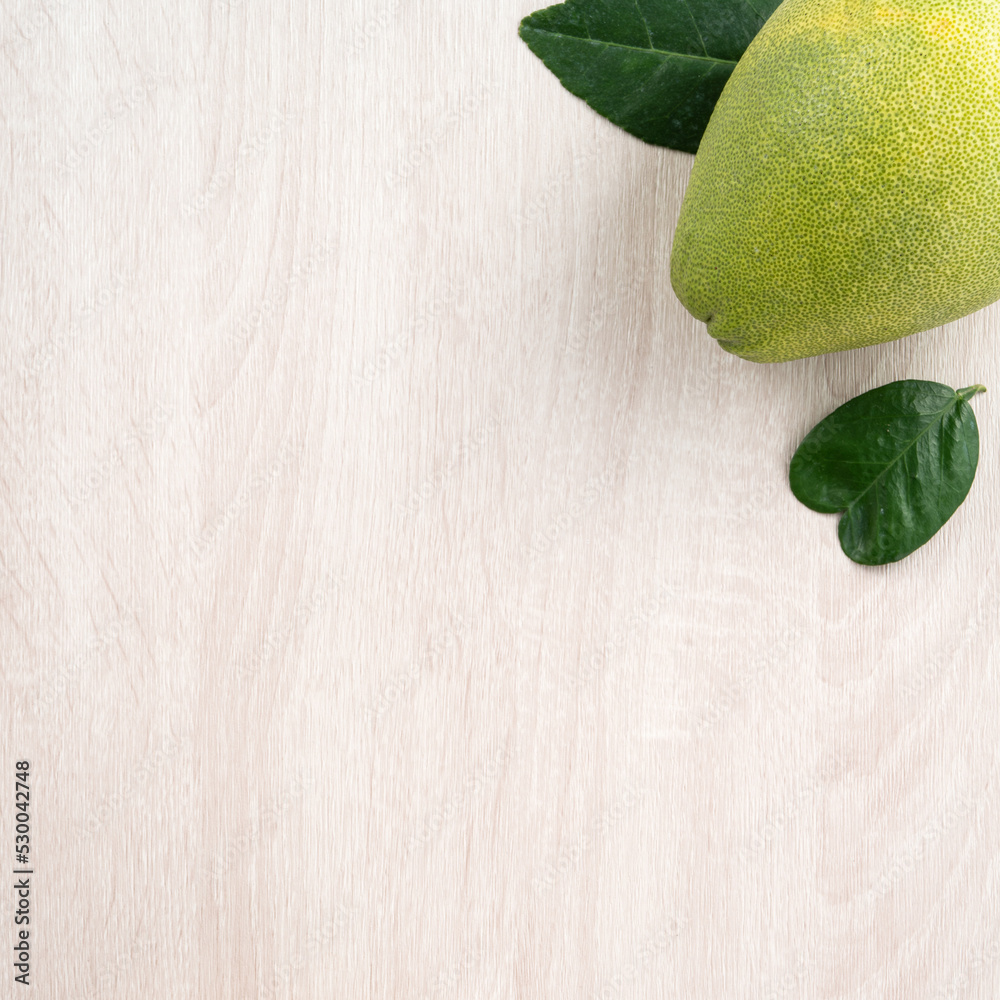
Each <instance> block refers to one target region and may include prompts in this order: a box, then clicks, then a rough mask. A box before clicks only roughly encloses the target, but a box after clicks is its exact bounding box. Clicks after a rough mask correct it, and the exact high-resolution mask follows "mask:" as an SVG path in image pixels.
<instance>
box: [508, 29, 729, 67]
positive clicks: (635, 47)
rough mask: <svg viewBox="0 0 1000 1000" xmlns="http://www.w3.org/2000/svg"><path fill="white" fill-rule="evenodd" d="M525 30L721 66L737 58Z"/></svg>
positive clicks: (538, 30) (727, 64)
mask: <svg viewBox="0 0 1000 1000" xmlns="http://www.w3.org/2000/svg"><path fill="white" fill-rule="evenodd" d="M525 31H534V32H537V33H538V34H539V35H550V36H552V37H553V38H566V39H568V40H569V41H573V42H582V43H583V44H584V45H603V46H604V47H605V48H611V47H612V46H613V47H614V48H616V49H628V50H629V51H631V52H652V53H653V54H654V55H658V56H667V57H668V58H673V59H697V60H698V61H699V62H711V63H719V65H720V66H735V65H736V60H735V59H715V58H713V57H712V56H692V55H688V53H686V52H671V51H670V50H669V49H657V48H654V47H653V46H649V47H648V48H646V47H644V46H642V45H625V44H623V43H622V42H606V41H604V40H603V39H600V38H581V37H580V36H579V35H567V34H565V33H564V32H562V31H550V30H549V29H547V28H535V27H533V26H532V25H530V24H523V25H521V32H522V37H523V33H524V32H525Z"/></svg>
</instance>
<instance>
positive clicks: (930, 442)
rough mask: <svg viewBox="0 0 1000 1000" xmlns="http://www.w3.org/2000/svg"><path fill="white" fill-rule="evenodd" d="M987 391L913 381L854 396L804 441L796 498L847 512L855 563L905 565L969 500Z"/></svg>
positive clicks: (846, 545) (848, 544) (794, 469)
mask: <svg viewBox="0 0 1000 1000" xmlns="http://www.w3.org/2000/svg"><path fill="white" fill-rule="evenodd" d="M985 391H986V389H985V388H984V387H983V386H981V385H973V386H970V387H969V388H968V389H959V390H958V392H956V391H955V390H954V389H950V388H948V386H946V385H941V383H940V382H921V381H917V380H915V379H907V380H904V381H901V382H890V383H889V385H883V386H880V387H879V388H877V389H872V390H871V391H870V392H864V393H862V394H861V395H860V396H856V397H855V398H854V399H852V400H850V402H847V403H844V405H843V406H841V407H839V408H838V409H836V410H834V411H833V413H831V414H830V415H829V416H828V417H826V418H825V419H823V420H821V421H820V422H819V423H818V424H817V425H816V426H815V427H814V428H813V429H812V430H811V431H810V432H809V433H808V434H807V435H806V437H805V439H804V440H803V442H802V444H800V445H799V448H798V450H797V451H796V452H795V455H794V457H793V458H792V464H791V468H790V470H789V479H790V481H791V487H792V492H793V493H794V494H795V496H796V497H797V498H798V499H799V500H801V501H802V503H804V504H805V505H806V506H807V507H811V508H812V509H813V510H818V511H821V512H823V513H836V512H837V511H844V516H843V517H842V518H841V519H840V528H839V535H840V545H841V548H843V550H844V552H845V553H846V554H847V555H848V556H850V557H851V559H853V560H854V561H855V562H858V563H864V564H865V565H868V566H876V565H880V564H882V563H890V562H895V561H896V560H897V559H902V558H903V556H907V555H909V554H910V553H911V552H912V551H913V550H914V549H917V548H919V547H920V546H921V545H923V544H924V542H926V541H927V540H928V539H929V538H931V536H933V535H934V533H935V532H936V531H937V530H938V529H939V528H940V527H941V526H942V525H943V524H944V523H945V521H947V520H948V518H949V517H951V515H952V514H954V513H955V511H956V510H957V509H958V506H959V504H961V502H962V501H963V500H964V499H965V498H966V496H967V495H968V492H969V489H970V487H971V486H972V480H973V479H974V478H975V475H976V464H977V463H978V461H979V429H978V427H977V426H976V416H975V414H974V413H973V412H972V407H971V406H969V403H968V400H970V399H971V398H972V397H973V396H975V395H976V393H977V392H985Z"/></svg>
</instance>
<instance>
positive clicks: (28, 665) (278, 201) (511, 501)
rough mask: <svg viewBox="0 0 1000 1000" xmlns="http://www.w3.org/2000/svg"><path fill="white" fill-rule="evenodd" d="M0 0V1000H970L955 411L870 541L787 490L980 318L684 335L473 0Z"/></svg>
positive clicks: (581, 156)
mask: <svg viewBox="0 0 1000 1000" xmlns="http://www.w3.org/2000/svg"><path fill="white" fill-rule="evenodd" d="M3 7H4V9H3V14H2V19H0V31H2V34H0V55H2V59H0V110H2V122H0V127H2V132H0V137H2V139H3V141H2V142H0V159H2V169H0V176H2V177H3V178H4V179H5V180H4V186H3V200H2V217H0V238H2V246H3V252H2V261H0V262H2V275H0V298H2V307H3V316H4V320H5V324H4V326H5V331H6V334H5V336H4V337H3V338H0V351H2V352H3V359H2V370H0V487H2V498H3V503H2V505H0V519H2V521H0V588H2V591H0V592H2V615H0V648H2V676H3V687H2V695H0V705H2V709H0V711H2V716H0V717H2V745H3V755H2V760H3V767H4V768H5V771H6V776H5V779H4V780H5V782H6V786H5V787H7V788H8V789H9V791H8V793H7V794H6V796H5V798H4V801H2V802H0V844H2V855H0V856H2V863H3V864H4V865H6V866H7V867H8V870H10V871H12V870H13V868H14V867H16V865H15V859H14V843H15V840H14V837H15V798H14V780H15V779H14V771H15V764H16V762H17V761H24V760H27V761H28V762H29V764H30V780H29V782H28V784H29V785H30V824H29V826H30V851H31V854H30V863H31V864H32V866H33V867H32V869H31V871H32V874H31V876H30V894H29V896H28V899H29V903H30V956H31V957H30V962H29V965H30V982H31V987H30V990H29V989H25V988H23V987H22V986H21V985H19V984H17V983H15V982H14V975H15V970H14V969H13V967H12V962H11V957H12V955H11V949H12V948H13V945H14V943H15V940H16V937H15V935H16V931H17V929H18V928H17V927H16V926H15V924H14V922H13V918H14V914H15V907H16V905H17V901H18V897H17V896H16V894H15V886H14V882H15V879H17V878H19V876H15V875H9V876H8V879H9V880H10V885H11V888H10V889H9V890H8V892H7V895H6V896H5V897H4V908H5V910H6V912H7V913H8V916H7V917H6V918H5V919H4V921H3V926H4V927H6V929H7V930H6V932H5V934H4V935H3V940H2V942H0V943H2V944H3V948H4V950H5V951H6V953H7V955H8V960H7V962H6V963H5V964H4V966H3V969H4V971H3V972H2V974H0V996H10V997H27V996H31V997H34V998H36V1000H49V998H54V1000H55V998H58V1000H81V998H87V1000H91V998H93V1000H96V998H101V1000H104V998H144V1000H146V998H148V1000H182V998H185V1000H186V998H191V1000H203V998H204V1000H215V998H223V1000H228V998H233V1000H247V998H269V1000H270V998H297V1000H298V998H316V1000H330V998H337V1000H340V998H344V1000H362V998H372V1000H375V998H377V1000H390V998H391V1000H410V998H414V1000H451V998H456V1000H549V998H587V1000H591V998H595V997H596V998H600V1000H612V998H614V1000H630V998H635V1000H638V998H642V1000H647V998H661V997H662V998H671V1000H673V998H684V1000H729V998H733V1000H797V998H809V1000H813V998H816V1000H820V998H822V1000H827V998H856V1000H861V998H872V1000H876V998H878V1000H924V998H926V1000H946V998H947V1000H953V998H963V1000H976V998H979V1000H987V998H990V1000H993V998H995V997H997V996H998V995H1000V883H998V878H1000V857H998V850H1000V800H998V794H997V789H998V782H1000V774H998V768H1000V755H998V748H997V738H998V732H1000V728H998V714H1000V682H998V678H997V674H996V666H997V663H998V660H1000V647H998V640H1000V629H998V603H1000V602H998V582H1000V576H998V574H1000V571H998V568H997V554H998V507H997V503H996V499H995V498H996V495H997V488H998V469H1000V434H998V430H1000V420H998V417H1000V407H998V405H997V399H996V398H995V392H988V393H987V394H986V395H985V396H979V397H977V398H976V400H975V401H974V403H973V406H974V409H975V411H976V414H977V417H978V419H979V423H980V430H981V439H982V446H981V460H980V466H979V472H978V476H977V478H976V481H975V484H974V486H973V488H972V491H971V493H970V495H969V498H968V500H967V501H966V503H965V504H964V505H963V506H962V507H961V508H960V509H959V510H958V512H957V513H956V515H955V516H954V517H953V518H952V520H951V521H950V522H949V523H948V524H947V525H946V526H945V528H944V529H943V530H942V531H941V532H940V533H939V534H938V535H937V536H936V537H935V538H934V539H933V540H932V541H931V542H930V543H929V544H927V545H926V546H925V547H924V548H922V549H920V550H919V551H918V552H916V553H915V554H914V555H912V556H911V557H909V558H907V559H906V560H904V561H903V562H901V563H898V564H896V565H892V566H886V567H880V568H862V567H860V566H857V565H854V564H853V563H851V562H850V561H848V560H847V559H846V558H845V557H844V556H843V554H842V553H841V551H840V548H839V545H838V542H837V537H836V520H837V519H836V517H835V516H829V515H819V514H815V513H813V512H811V511H809V510H807V509H806V508H805V507H803V506H801V505H800V504H799V503H798V502H797V501H796V500H795V499H794V498H793V496H792V495H791V493H790V491H789V489H788V486H787V469H788V462H789V459H790V457H791V455H792V453H793V452H794V450H795V448H796V446H797V444H798V442H799V441H800V440H801V438H802V436H803V435H804V434H805V432H806V431H807V430H808V429H809V428H810V427H811V426H812V425H813V424H814V423H815V422H816V421H817V420H818V419H820V418H821V417H822V416H823V415H825V414H826V413H827V412H829V411H830V410H832V409H833V408H834V407H836V406H837V405H839V404H840V403H842V402H844V401H846V400H847V399H849V398H851V397H852V396H854V395H856V394H857V393H859V392H861V391H863V390H866V389H869V388H872V387H874V386H876V385H880V384H882V383H885V382H888V381H891V380H893V379H897V378H904V377H912V378H926V379H932V380H935V381H940V382H945V383H948V384H949V385H952V386H956V387H958V386H965V385H969V384H971V383H974V382H982V383H984V384H986V385H987V386H988V387H989V388H990V389H991V390H996V391H997V392H1000V352H998V347H997V333H998V327H1000V309H998V308H997V307H993V308H990V309H987V310H985V311H983V312H981V313H978V314H976V315H974V316H971V317H969V318H967V319H965V320H962V321H960V322H957V323H954V324H952V325H950V326H949V327H947V328H944V329H940V330H935V331H931V332H928V333H925V334H920V335H918V336H914V337H910V338H908V339H906V340H903V341H900V342H897V343H894V344H889V345H884V346H881V347H877V348H872V349H867V350H860V351H854V352H849V353H845V354H837V355H828V356H826V357H821V358H814V359H810V360H805V361H799V362H792V363H787V364H781V365H756V364H753V363H750V362H747V361H743V360H740V359H738V358H735V357H732V356H730V355H728V354H725V353H724V352H723V351H721V350H720V349H719V348H718V347H717V346H716V345H715V343H714V342H713V341H712V340H711V338H710V337H708V336H707V334H706V332H705V330H704V327H703V326H702V325H701V324H699V323H697V322H695V321H694V320H693V319H692V318H691V317H690V316H689V315H688V314H687V313H686V312H685V311H684V310H683V308H682V307H681V306H680V304H679V303H678V301H677V300H676V298H675V297H674V295H673V293H672V291H671V288H670V283H669V279H668V270H669V269H668V261H669V253H670V244H671V238H672V234H673V230H674V226H675V224H676V220H677V215H678V211H679V208H680V202H681V197H682V194H683V192H684V188H685V184H686V182H687V178H688V174H689V171H690V169H691V164H692V157H690V156H688V155H685V154H681V153H675V152H671V151H668V150H664V149H658V148H654V147H650V146H646V145H644V144H642V143H641V142H639V141H637V140H635V139H633V138H632V137H630V136H628V135H626V134H625V133H624V132H622V131H620V130H618V129H617V128H615V127H614V126H612V125H611V124H609V123H608V122H607V121H605V120H604V119H602V118H600V117H599V116H598V115H597V114H595V113H594V112H592V111H591V110H590V109H589V108H588V107H587V106H586V105H584V104H583V103H582V102H580V101H578V100H577V99H576V98H574V97H572V96H571V95H570V94H568V93H567V92H566V91H564V90H563V89H562V87H561V86H560V85H559V83H558V81H557V80H556V79H555V78H554V77H553V76H552V75H551V74H550V73H549V72H548V71H547V70H546V69H545V68H544V67H543V66H542V64H541V63H540V62H539V61H538V60H537V59H536V58H535V57H534V56H532V55H531V53H530V52H529V51H528V50H527V48H526V47H525V46H524V45H523V43H521V42H520V40H519V39H518V37H517V25H518V21H519V20H520V18H521V17H522V16H524V15H525V14H527V13H529V12H530V11H531V10H532V5H531V4H530V3H528V4H526V3H525V2H524V0H520V2H517V3H515V2H512V0H496V2H494V3H490V4H471V3H466V2H463V0H439V2H437V3H430V2H428V0H409V2H406V3H404V2H402V0H371V2H361V0H347V2H344V0H337V2H333V0H331V2H329V3H326V4H322V3H319V2H307V0H284V2H279V3H274V4H264V3H261V2H260V0H216V2H214V3H213V2H210V0H199V2H197V3H195V2H186V3H180V2H164V3H157V2H154V3H153V4H152V5H151V6H145V5H139V4H134V5H122V4H111V3H99V4H97V5H96V6H92V5H89V4H78V3H76V2H75V0H10V2H8V3H4V5H3Z"/></svg>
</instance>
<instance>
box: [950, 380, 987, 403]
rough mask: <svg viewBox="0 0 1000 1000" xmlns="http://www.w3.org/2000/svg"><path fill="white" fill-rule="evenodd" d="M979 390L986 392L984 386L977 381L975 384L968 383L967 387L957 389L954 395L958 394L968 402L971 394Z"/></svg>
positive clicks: (975, 393) (973, 394)
mask: <svg viewBox="0 0 1000 1000" xmlns="http://www.w3.org/2000/svg"><path fill="white" fill-rule="evenodd" d="M980 392H986V386H985V385H980V384H979V383H978V382H977V383H976V384H975V385H970V386H969V387H968V389H959V390H958V392H957V393H956V395H959V396H961V397H962V399H964V400H965V401H966V402H968V401H969V400H970V399H972V397H973V396H975V395H977V394H978V393H980Z"/></svg>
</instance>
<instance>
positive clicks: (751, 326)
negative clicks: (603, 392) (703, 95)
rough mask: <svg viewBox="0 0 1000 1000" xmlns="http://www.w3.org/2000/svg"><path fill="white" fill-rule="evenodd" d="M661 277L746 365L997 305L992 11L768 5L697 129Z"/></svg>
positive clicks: (798, 2) (996, 75)
mask: <svg viewBox="0 0 1000 1000" xmlns="http://www.w3.org/2000/svg"><path fill="white" fill-rule="evenodd" d="M670 278H671V284H672V285H673V287H674V291H675V292H676V293H677V296H678V298H679V299H680V300H681V302H682V303H683V304H684V305H685V307H686V308H687V309H688V310H689V311H690V312H691V313H692V314H693V315H694V316H695V317H697V318H698V319H700V320H703V321H704V322H705V323H707V324H708V329H709V332H710V333H711V334H712V336H713V337H715V338H716V339H717V340H718V341H719V343H720V344H721V345H722V347H724V348H725V349H726V350H727V351H730V352H732V353H733V354H738V355H739V356H740V357H743V358H749V359H750V360H752V361H788V360H791V359H793V358H804V357H809V356H811V355H815V354H824V353H826V352H827V351H843V350H847V349H849V348H854V347H865V346H868V345H869V344H879V343H882V342H884V341H887V340H895V339H896V338H898V337H905V336H907V335H908V334H911V333H917V332H919V331H921V330H928V329H930V328H931V327H935V326H939V325H940V324H942V323H947V322H950V321H951V320H954V319H958V318H959V317H960V316H965V315H967V314H968V313H970V312H973V311H975V310H976V309H979V308H981V307H982V306H985V305H988V304H989V303H990V302H994V301H995V300H996V299H998V298H1000V3H998V2H997V0H896V2H895V3H890V2H879V0H784V3H782V4H781V6H780V7H779V8H778V9H777V10H776V11H775V12H774V14H773V15H772V16H771V18H770V19H769V20H768V21H767V23H766V24H765V25H764V27H763V28H762V29H761V31H760V33H759V34H758V35H757V37H756V38H755V39H754V40H753V42H751V44H750V46H749V48H748V49H747V51H746V53H745V54H744V55H743V58H742V59H741V60H740V61H739V63H738V64H737V66H736V69H735V71H734V72H733V75H732V76H731V77H730V79H729V82H728V83H727V84H726V87H725V90H724V91H723V93H722V96H721V97H720V99H719V102H718V104H717V105H716V107H715V110H714V112H713V113H712V118H711V120H710V121H709V124H708V128H707V129H706V131H705V135H704V137H703V138H702V142H701V146H700V147H699V149H698V154H697V156H696V157H695V162H694V167H693V169H692V172H691V180H690V183H689V185H688V189H687V193H686V195H685V198H684V203H683V205H682V207H681V214H680V219H679V221H678V225H677V232H676V234H675V237H674V245H673V251H672V254H671V261H670Z"/></svg>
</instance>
